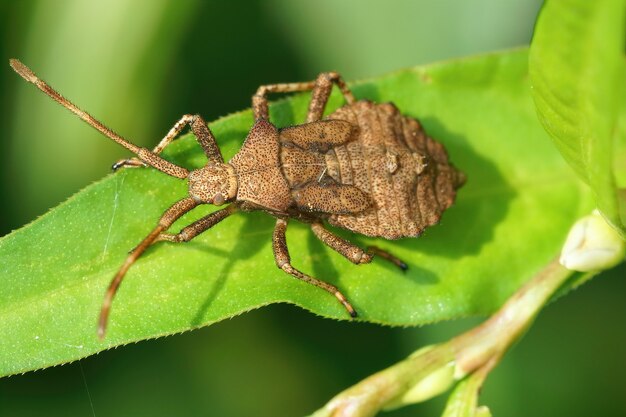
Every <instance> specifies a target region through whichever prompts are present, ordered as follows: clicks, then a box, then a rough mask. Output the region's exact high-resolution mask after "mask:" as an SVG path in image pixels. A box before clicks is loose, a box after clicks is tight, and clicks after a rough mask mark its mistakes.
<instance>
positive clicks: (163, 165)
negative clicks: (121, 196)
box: [9, 59, 189, 179]
mask: <svg viewBox="0 0 626 417" xmlns="http://www.w3.org/2000/svg"><path fill="white" fill-rule="evenodd" d="M9 64H10V65H11V68H13V70H14V71H15V72H17V73H18V74H19V75H20V76H21V77H22V78H24V79H25V80H26V81H28V82H29V83H33V84H35V86H37V88H39V89H40V90H41V91H43V92H44V93H46V94H47V95H48V96H49V97H50V98H52V99H53V100H54V101H56V102H57V103H59V104H60V105H62V106H63V107H65V108H66V109H68V110H69V111H71V112H72V113H74V114H75V115H76V116H78V117H79V118H80V119H81V120H83V121H84V122H85V123H87V124H88V125H90V126H91V127H93V128H94V129H96V130H98V131H99V132H100V133H102V134H103V135H105V136H106V137H108V138H109V139H111V140H113V141H114V142H116V143H118V144H120V145H121V146H123V147H124V148H126V149H128V150H129V151H131V152H133V153H135V154H137V156H139V159H141V160H142V161H143V162H145V163H146V164H148V165H150V166H152V167H154V168H156V169H158V170H159V171H161V172H164V173H166V174H167V175H171V176H173V177H177V178H181V179H183V178H187V176H188V175H189V171H188V170H187V169H185V168H183V167H179V166H178V165H175V164H173V163H171V162H169V161H166V160H165V159H163V158H161V157H160V156H158V155H156V154H154V153H152V152H150V151H149V150H147V149H145V148H141V147H139V146H137V145H135V144H133V143H131V142H129V141H127V140H126V139H124V138H123V137H122V136H120V135H118V134H117V133H115V132H114V131H113V130H111V129H109V128H108V127H106V126H105V125H104V124H103V123H102V122H100V121H99V120H97V119H96V118H94V117H93V116H92V115H91V114H89V113H87V112H86V111H84V110H81V109H79V108H78V107H77V106H76V105H75V104H74V103H72V102H71V101H69V100H68V99H66V98H65V97H63V96H62V95H61V94H59V92H58V91H56V90H55V89H54V88H52V87H51V86H50V85H48V84H47V83H46V82H45V81H44V80H42V79H41V78H39V77H37V76H36V75H35V73H34V72H33V71H32V70H31V69H30V68H28V67H27V66H26V65H24V64H22V62H20V61H19V60H17V59H11V60H9Z"/></svg>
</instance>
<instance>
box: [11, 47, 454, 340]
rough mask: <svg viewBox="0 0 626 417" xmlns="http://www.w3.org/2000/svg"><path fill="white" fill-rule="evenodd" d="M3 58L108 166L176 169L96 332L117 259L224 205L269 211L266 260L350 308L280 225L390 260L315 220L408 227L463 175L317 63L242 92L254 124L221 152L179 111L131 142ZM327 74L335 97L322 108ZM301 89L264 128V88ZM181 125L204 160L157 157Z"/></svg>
mask: <svg viewBox="0 0 626 417" xmlns="http://www.w3.org/2000/svg"><path fill="white" fill-rule="evenodd" d="M10 65H11V67H12V68H13V69H14V70H15V71H16V72H17V73H18V74H19V75H21V76H22V77H23V78H24V79H25V80H26V81H28V82H31V83H33V84H35V85H36V86H37V87H38V88H39V89H40V90H42V91H43V92H44V93H46V94H47V95H49V96H50V97H52V98H53V99H54V100H56V101H57V102H58V103H59V104H61V105H62V106H64V107H66V108H67V109H69V110H70V111H72V112H73V113H74V114H76V115H77V116H78V117H80V118H81V119H83V120H84V121H85V122H87V123H88V124H90V125H91V126H93V127H94V128H96V129H98V130H99V131H100V132H102V133H103V134H104V135H106V136H107V137H109V138H110V139H112V140H114V141H115V142H117V143H119V144H120V145H122V146H123V147H125V148H126V149H128V150H130V151H131V152H133V153H134V154H136V155H137V157H136V158H135V157H133V158H131V159H126V160H122V161H119V162H117V163H116V164H115V165H114V166H113V168H114V169H118V168H121V167H138V166H152V167H154V168H156V169H158V170H159V171H161V172H164V173H165V174H168V175H171V176H173V177H176V178H181V179H186V180H187V181H188V185H189V196H188V197H186V198H183V199H182V200H180V201H178V202H176V203H175V204H174V205H172V206H171V207H170V208H169V209H167V210H166V211H165V213H164V214H163V215H162V216H161V219H160V220H159V222H158V225H157V226H156V227H155V228H154V229H153V230H152V232H150V233H149V234H148V236H146V237H145V238H144V239H143V241H141V243H139V245H137V246H136V247H135V249H133V250H132V251H131V252H130V254H129V256H128V258H126V261H125V262H124V264H123V265H122V267H121V268H120V270H119V271H118V273H117V275H115V277H114V278H113V280H112V281H111V284H110V285H109V287H108V289H107V292H106V295H105V298H104V303H103V305H102V310H101V313H100V320H99V324H98V335H99V336H100V338H103V337H104V334H105V331H106V326H107V319H108V316H109V311H110V309H111V302H112V300H113V297H114V295H115V293H116V291H117V289H118V287H119V285H120V283H121V282H122V279H123V278H124V275H125V274H126V271H128V268H130V266H131V265H132V264H133V263H134V262H135V261H136V260H137V258H138V257H139V256H140V255H141V254H142V253H143V252H144V251H145V250H146V248H148V247H149V246H150V245H152V244H153V243H156V242H161V241H168V242H187V241H189V240H191V239H193V238H194V237H195V236H197V235H198V234H200V233H202V232H204V231H206V230H208V229H210V228H211V227H213V226H215V225H216V224H218V223H219V222H221V221H222V220H224V219H225V218H226V217H228V216H230V215H231V214H233V213H234V212H236V211H253V210H262V211H265V212H266V213H268V214H270V215H271V216H274V217H276V227H275V229H274V236H273V239H272V243H273V245H272V247H273V250H274V257H275V260H276V265H277V266H278V267H279V268H280V269H282V270H283V271H285V272H286V273H288V274H290V275H292V276H294V277H296V278H298V279H300V280H302V281H305V282H307V283H309V284H313V285H315V286H317V287H320V288H322V289H324V290H326V291H328V292H329V293H331V294H333V295H334V296H335V297H336V298H337V299H338V300H339V302H340V303H341V304H342V305H343V306H344V307H345V309H346V310H347V311H348V313H349V314H350V316H352V317H356V315H357V313H356V311H355V309H354V308H353V307H352V305H351V304H350V302H349V301H348V300H347V299H346V297H344V295H343V294H342V293H341V292H340V291H339V289H337V288H336V287H335V286H333V285H331V284H328V283H326V282H323V281H320V280H318V279H316V278H314V277H312V276H310V275H307V274H305V273H303V272H301V271H299V270H297V269H296V268H294V267H293V266H292V265H291V261H290V257H289V251H288V249H287V242H286V239H285V231H286V229H287V222H288V220H289V219H291V218H294V219H297V220H299V221H301V222H304V223H308V224H310V225H311V229H312V231H313V233H314V234H315V236H317V237H318V238H319V239H320V240H321V241H322V242H323V243H325V244H326V245H328V246H330V247H331V248H332V249H334V250H335V251H337V252H339V253H340V254H341V255H343V256H344V257H345V258H347V259H348V260H349V261H350V262H353V263H355V264H363V263H368V262H370V261H371V260H372V256H373V255H379V256H381V257H383V258H385V259H387V260H389V261H391V262H393V263H394V264H395V265H397V266H398V267H400V268H401V269H406V268H407V266H406V265H405V264H404V263H403V262H402V261H401V260H399V259H398V258H396V257H394V256H392V255H391V254H389V253H387V252H385V251H383V250H381V249H378V248H375V247H370V248H368V250H366V251H364V250H363V249H361V248H359V247H358V246H355V245H353V244H352V243H350V242H348V241H346V240H344V239H342V238H341V237H339V236H337V235H335V234H334V233H332V232H331V231H329V230H328V229H326V227H325V226H324V222H328V223H329V224H331V225H333V226H337V227H342V228H344V229H348V230H351V231H353V232H356V233H360V234H363V235H367V236H380V237H383V238H386V239H398V238H402V237H414V236H419V235H420V234H421V233H422V231H423V230H424V229H425V228H426V227H428V226H431V225H433V224H436V223H438V222H439V218H440V217H441V214H442V213H443V212H444V211H445V210H446V209H447V208H448V207H450V205H452V203H453V202H454V198H455V195H456V189H457V188H459V187H460V186H461V185H463V183H464V182H465V176H464V175H463V174H462V173H461V172H460V171H458V170H456V169H455V168H454V167H453V166H452V165H451V164H450V163H449V162H448V155H447V153H446V151H445V149H444V147H443V146H442V145H441V144H440V143H438V142H436V141H434V140H433V139H431V138H430V137H428V136H427V135H426V133H425V132H424V130H423V129H422V127H421V125H420V124H419V122H418V121H417V120H415V119H412V118H410V117H406V116H403V115H402V114H401V113H400V112H399V111H398V109H397V108H396V107H395V105H393V104H392V103H384V104H376V103H373V102H371V101H366V100H358V101H357V100H355V98H354V96H353V95H352V92H351V91H350V90H349V89H348V87H347V86H346V84H345V83H344V81H343V80H342V79H341V77H340V76H339V74H337V73H335V72H328V73H322V74H320V75H319V76H318V77H317V79H316V80H315V81H311V82H305V83H289V84H273V85H266V86H261V87H260V88H259V89H258V90H257V92H256V94H255V95H254V96H253V97H252V108H253V110H254V118H255V123H254V126H253V127H252V129H251V130H250V132H249V133H248V136H247V137H246V140H245V142H244V144H243V146H242V148H241V150H240V151H239V152H238V153H237V154H236V155H235V156H234V157H233V158H232V159H231V160H230V161H229V162H228V163H225V162H224V159H223V158H222V155H221V153H220V150H219V148H218V146H217V143H216V141H215V138H214V137H213V134H212V133H211V131H210V130H209V128H208V127H207V124H206V123H205V121H204V120H203V119H202V117H200V116H198V115H184V116H183V117H182V118H181V119H180V120H179V121H178V122H177V123H176V124H175V125H174V127H173V128H172V129H171V130H170V131H169V132H168V133H167V135H165V137H164V138H163V139H162V140H161V142H159V144H158V145H157V146H156V147H155V148H154V149H153V150H152V151H150V150H148V149H146V148H140V147H138V146H136V145H134V144H132V143H130V142H128V141H127V140H126V139H124V138H123V137H121V136H120V135H118V134H117V133H115V132H113V131H112V130H111V129H109V128H107V127H106V126H104V125H103V124H102V123H101V122H99V121H98V120H96V119H94V118H93V117H92V116H91V115H90V114H88V113H86V112H84V111H82V110H81V109H79V108H78V107H76V106H75V105H74V104H73V103H71V102H70V101H68V100H67V99H65V98H64V97H62V96H61V95H60V94H59V93H58V92H56V91H55V90H54V89H53V88H52V87H50V86H49V85H48V84H46V83H45V82H44V81H43V80H41V79H40V78H38V77H37V76H36V75H35V74H34V73H33V72H32V71H31V70H30V69H29V68H28V67H26V66H25V65H24V64H22V63H21V62H20V61H18V60H16V59H12V60H10ZM333 84H336V85H337V86H338V87H339V89H340V90H341V92H342V94H343V96H344V98H345V100H346V102H347V104H346V105H344V106H343V107H341V108H339V109H337V110H336V111H334V112H333V113H331V114H329V115H328V116H327V117H325V118H323V113H324V109H325V107H326V103H327V101H328V97H329V96H330V92H331V90H332V87H333ZM309 90H310V91H311V96H312V97H311V102H310V104H309V111H308V114H307V120H306V123H304V124H301V125H297V126H291V127H286V128H282V129H278V128H276V127H275V126H274V125H273V124H272V123H270V122H269V110H268V102H267V95H268V94H269V93H290V92H298V91H309ZM186 125H190V126H191V130H192V132H193V133H194V135H195V136H196V138H197V140H198V142H199V143H200V145H201V146H202V148H203V149H204V152H205V154H206V156H207V158H208V162H207V164H206V165H205V166H204V167H202V168H200V169H196V170H193V171H189V170H187V169H186V168H183V167H180V166H178V165H175V164H173V163H171V162H168V161H166V160H165V159H163V158H161V157H160V156H159V153H160V152H161V151H162V150H163V149H164V148H165V147H166V146H167V145H168V144H169V143H170V142H172V141H173V140H174V139H175V138H176V137H177V136H178V134H179V133H180V132H181V131H182V130H183V128H184V127H185V126H186ZM227 203H228V205H227V206H226V207H225V208H223V209H221V210H218V211H215V212H213V213H211V214H209V215H207V216H205V217H203V218H201V219H200V220H197V221H195V222H193V223H192V224H190V225H189V226H187V227H185V228H183V229H182V230H181V231H180V232H179V233H177V234H170V233H167V232H166V231H167V229H168V228H169V227H170V226H171V225H172V224H173V223H174V221H176V220H177V219H178V218H179V217H181V216H182V215H183V214H185V213H187V212H188V211H190V210H192V209H193V208H195V207H197V206H198V205H201V204H213V205H216V206H221V205H223V204H227Z"/></svg>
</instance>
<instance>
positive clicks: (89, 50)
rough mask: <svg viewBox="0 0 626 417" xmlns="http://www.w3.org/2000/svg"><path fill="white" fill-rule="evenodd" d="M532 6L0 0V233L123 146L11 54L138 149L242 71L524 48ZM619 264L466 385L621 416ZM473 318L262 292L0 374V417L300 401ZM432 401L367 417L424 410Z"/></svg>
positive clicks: (268, 406) (230, 102)
mask: <svg viewBox="0 0 626 417" xmlns="http://www.w3.org/2000/svg"><path fill="white" fill-rule="evenodd" d="M540 6H541V1H538V0H431V1H425V0H424V1H409V0H402V1H400V0H386V1H383V0H380V1H364V0H361V1H359V0H336V1H331V0H318V1H315V2H313V1H305V0H266V1H253V0H245V1H244V0H236V1H235V0H230V1H204V2H202V1H190V0H183V1H176V2H174V1H166V0H152V1H147V0H144V1H133V2H130V1H123V0H111V1H107V2H95V1H85V0H64V1H52V0H50V1H21V2H13V1H8V0H1V1H0V31H1V33H2V37H1V44H0V48H1V49H0V50H1V52H2V58H3V60H4V62H5V63H6V65H5V66H4V69H3V70H2V71H0V86H1V91H2V96H1V98H0V100H1V101H0V106H2V108H1V110H2V111H1V112H0V118H1V119H2V120H1V123H0V126H1V132H2V133H1V136H2V140H1V147H0V149H1V151H0V158H1V161H2V163H1V164H0V199H1V201H2V204H1V207H0V234H6V233H8V232H10V231H11V230H13V229H16V228H19V227H21V226H22V225H24V224H26V223H28V222H29V221H31V220H32V219H34V218H36V217H37V216H39V215H41V214H43V213H45V212H46V211H47V210H48V209H49V208H51V207H54V206H55V205H57V204H58V203H59V202H61V201H63V200H64V199H66V198H67V197H69V196H70V195H71V194H73V193H75V192H76V191H78V190H79V189H81V188H82V187H84V186H85V185H87V184H89V183H90V182H92V181H94V180H96V179H98V178H101V177H103V176H105V175H107V174H108V173H109V167H110V165H111V163H112V162H113V161H115V160H117V159H119V158H121V157H126V156H127V153H126V152H125V151H124V150H123V149H122V148H120V147H118V146H116V145H115V144H113V143H112V142H110V141H108V140H107V139H105V138H103V137H102V136H100V135H99V134H98V133H97V132H95V131H93V129H91V128H90V127H88V126H86V125H85V124H83V123H82V122H80V121H78V120H77V119H76V118H75V117H73V116H72V115H70V114H69V113H68V112H67V111H66V110H64V109H62V108H61V107H60V106H58V105H57V104H55V103H53V102H52V101H51V100H50V99H48V98H46V97H45V96H44V95H43V94H41V93H40V92H38V91H37V90H36V89H35V88H34V87H33V86H32V85H28V84H27V83H25V82H24V81H23V80H22V79H20V78H19V77H18V76H17V75H16V74H14V73H13V72H12V71H11V70H10V68H9V66H8V59H9V58H11V57H17V58H20V59H21V60H22V61H23V62H24V63H26V64H27V65H29V66H31V67H32V68H33V69H34V70H35V71H36V72H37V73H38V74H39V75H41V76H42V78H44V79H46V80H47V81H49V82H50V83H51V84H52V85H53V86H54V87H56V88H57V89H58V90H59V91H61V92H62V93H63V94H64V95H66V96H67V97H69V98H70V99H71V100H73V101H74V102H76V103H77V104H78V105H79V106H81V107H83V108H84V109H86V110H88V111H90V112H92V113H93V114H94V115H95V116H96V117H98V118H100V119H101V120H103V121H104V122H105V123H106V124H107V125H108V126H110V127H111V128H113V129H114V130H116V131H118V132H119V133H121V134H122V135H124V136H126V137H128V138H129V139H130V140H132V141H133V142H135V143H138V144H141V145H144V146H148V147H151V146H153V145H154V144H156V143H157V141H158V140H159V139H160V138H161V137H162V136H163V135H164V134H165V132H166V131H167V130H168V129H169V128H170V127H171V126H172V124H173V123H174V122H175V121H176V120H177V119H178V117H180V116H181V115H182V114H184V113H200V114H202V115H203V116H204V117H205V118H206V119H207V120H213V119H215V118H217V117H219V116H222V115H225V114H228V113H231V112H234V111H237V110H240V109H243V108H246V107H248V106H249V103H250V96H251V94H252V93H253V92H254V91H255V89H256V88H257V86H258V85H260V84H268V83H274V82H286V81H302V80H310V79H313V78H314V77H315V76H316V75H317V73H319V72H321V71H326V70H331V69H334V70H337V71H340V72H341V73H342V74H343V75H344V76H345V78H347V79H348V80H354V79H359V78H366V77H373V76H376V75H380V74H382V73H385V72H389V71H394V70H396V69H399V68H402V67H407V66H413V65H417V64H420V63H428V62H432V61H435V60H442V59H448V58H453V57H460V56H465V55H471V54H477V53H480V52H485V51H492V50H496V49H502V48H508V47H514V46H519V45H527V44H528V43H529V41H530V38H531V35H532V28H533V23H534V20H535V17H536V14H537V12H538V10H539V8H540ZM242 139H243V138H242ZM218 142H219V138H218ZM147 221H150V219H147ZM85 227H88V225H85ZM268 238H269V236H268ZM126 249H128V248H120V250H126ZM273 267H274V265H268V268H273ZM277 273H278V272H277ZM624 276H626V268H625V267H624V265H622V266H621V267H620V268H618V269H616V270H614V271H611V272H609V273H605V274H603V275H602V276H600V277H598V278H597V279H595V280H593V281H592V282H591V283H590V284H587V285H586V286H584V287H583V288H582V289H580V290H578V291H575V292H573V293H571V294H569V295H568V296H567V297H565V298H564V299H562V300H559V301H558V302H557V303H554V304H552V305H550V306H549V307H548V308H547V309H546V311H545V312H543V313H542V315H541V316H540V317H539V320H538V322H537V323H536V324H535V326H534V327H533V328H532V330H531V332H530V334H529V335H527V337H525V338H524V339H523V340H522V341H521V342H520V343H519V344H518V345H517V346H516V347H515V348H514V349H513V350H512V351H511V352H510V354H509V355H508V356H507V357H506V358H505V360H504V361H503V363H502V364H501V365H500V366H499V367H498V368H497V369H496V370H495V371H494V373H493V374H492V376H491V377H490V379H489V380H488V382H487V385H486V386H485V389H484V391H483V396H482V400H481V402H482V403H486V404H488V405H489V406H490V407H491V408H492V411H493V412H494V415H499V416H529V415H542V416H564V415H567V416H589V415H595V416H620V415H626V401H624V393H625V392H626V334H625V332H624V328H623V325H619V324H618V323H619V322H623V317H626V303H624V294H626V284H625V280H624ZM503 279H506V277H503ZM146 302H150V301H149V300H146ZM477 322H479V319H466V320H461V321H457V322H451V323H440V324H436V325H432V326H427V327H424V328H420V329H391V328H384V327H380V326H374V325H367V324H354V323H338V322H334V321H331V320H324V319H320V318H317V317H314V316H313V315H311V314H309V313H307V312H304V311H301V310H299V309H297V308H295V307H292V306H284V305H280V306H272V307H269V308H264V309H262V310H259V311H255V312H253V313H249V314H246V315H244V316H241V317H237V318H235V319H232V320H229V321H226V322H223V323H219V324H217V325H214V326H211V327H208V328H204V329H201V330H198V331H194V332H191V333H187V334H184V335H180V336H175V337H169V338H166V339H161V340H156V341H149V342H142V343H140V344H137V345H132V346H127V347H123V348H120V349H116V350H114V351H108V352H104V353H101V354H99V355H97V356H95V357H91V358H87V359H84V360H81V361H80V362H78V363H73V364H69V365H64V366H62V367H57V368H53V369H47V370H44V371H39V372H34V373H29V374H26V375H21V376H14V377H10V378H4V379H1V380H0V415H2V416H38V415H42V416H43V415H46V416H67V415H93V413H92V407H93V410H94V411H95V415H96V416H128V415H135V416H144V415H145V416H167V415H182V416H193V415H220V416H286V415H305V414H307V413H310V412H312V411H313V410H314V409H316V408H317V407H320V406H321V405H323V404H324V403H325V402H326V401H327V400H328V399H330V398H331V397H332V396H333V395H334V394H336V393H337V392H339V391H340V390H341V389H343V388H345V387H347V386H349V385H351V384H353V383H355V382H357V381H358V380H360V379H361V378H363V377H365V376H367V375H369V374H371V373H373V372H375V371H377V370H379V369H381V368H383V367H385V366H388V365H390V364H392V363H394V362H396V361H398V360H400V359H402V358H403V357H405V356H406V355H408V354H409V353H410V352H412V351H413V350H415V349H416V348H418V347H420V346H423V345H424V344H428V343H433V342H437V341H442V340H445V339H446V338H449V337H451V336H453V335H455V334H457V333H458V332H460V331H461V330H463V329H466V328H469V327H470V326H472V325H474V324H476V323H477ZM0 337H1V336H0ZM443 401H444V399H443V398H440V399H436V400H433V401H431V402H428V403H426V404H421V405H416V406H412V407H408V408H404V409H400V410H397V411H395V412H392V413H388V414H386V415H390V416H409V415H412V416H413V415H430V416H435V415H438V414H439V413H440V412H441V410H442V408H443Z"/></svg>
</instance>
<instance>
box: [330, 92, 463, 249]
mask: <svg viewBox="0 0 626 417" xmlns="http://www.w3.org/2000/svg"><path fill="white" fill-rule="evenodd" d="M328 118H329V119H338V120H346V121H348V122H350V123H353V124H354V125H356V126H358V128H359V131H358V138H357V139H356V140H353V141H350V142H348V143H347V144H345V145H340V146H336V147H334V149H333V150H331V151H329V152H328V153H327V154H326V166H327V168H328V172H327V174H328V175H330V176H331V177H333V178H334V179H335V180H336V181H337V182H339V183H342V184H351V185H354V186H356V187H358V188H359V189H361V190H362V191H364V192H366V193H368V194H369V196H370V198H371V200H372V202H373V205H372V207H371V208H370V209H369V210H366V211H364V212H361V213H358V214H331V215H329V217H328V221H329V223H331V224H333V225H335V226H339V227H343V228H346V229H349V230H352V231H354V232H357V233H361V234H364V235H367V236H381V237H384V238H387V239H398V238H401V237H409V236H417V235H419V234H420V233H421V232H422V231H423V230H424V229H425V228H426V227H428V226H431V225H433V224H436V223H437V222H438V221H439V219H440V217H441V214H442V213H443V211H444V210H446V209H447V208H448V207H449V206H450V205H451V204H452V203H453V201H454V198H455V194H456V189H457V188H458V187H459V186H460V185H461V184H462V183H463V175H462V174H461V173H460V172H458V171H457V170H456V169H455V168H454V167H453V166H452V165H451V164H450V163H449V162H448V155H447V153H446V151H445V149H444V148H443V146H442V145H441V144H440V143H438V142H436V141H434V140H433V139H431V138H429V137H428V136H426V134H425V132H424V130H423V129H422V127H421V126H420V124H419V123H418V122H417V120H415V119H412V118H409V117H404V116H403V115H402V114H401V113H400V112H399V111H398V109H397V108H396V107H395V106H394V105H393V104H391V103H386V104H375V103H372V102H369V101H358V102H356V103H354V104H352V105H347V106H344V107H342V108H340V109H338V110H337V111H335V112H334V113H332V114H331V115H329V116H328Z"/></svg>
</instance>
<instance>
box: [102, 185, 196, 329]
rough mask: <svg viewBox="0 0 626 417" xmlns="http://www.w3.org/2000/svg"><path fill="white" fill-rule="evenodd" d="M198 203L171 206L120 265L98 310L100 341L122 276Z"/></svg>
mask: <svg viewBox="0 0 626 417" xmlns="http://www.w3.org/2000/svg"><path fill="white" fill-rule="evenodd" d="M197 205H198V203H196V202H195V201H194V199H193V198H192V197H187V198H184V199H182V200H180V201H178V202H177V203H175V204H174V205H172V206H171V207H170V208H169V209H167V210H166V211H165V213H163V215H162V216H161V219H160V220H159V223H158V225H157V227H155V228H154V229H153V230H152V231H151V232H150V233H149V234H148V236H146V237H145V238H144V239H143V240H142V241H141V243H140V244H139V245H137V246H136V247H135V249H133V250H132V252H131V253H130V254H129V255H128V257H127V258H126V261H124V264H122V267H121V268H120V269H119V271H118V272H117V274H116V275H115V277H114V278H113V280H111V283H110V284H109V288H108V289H107V292H106V294H105V296H104V301H103V303H102V309H101V310H100V319H99V321H98V337H100V339H103V338H104V334H105V332H106V327H107V320H108V317H109V312H110V311H111V302H112V301H113V297H114V296H115V293H116V292H117V289H118V287H119V286H120V284H121V282H122V279H124V275H126V272H127V271H128V269H129V268H130V267H131V265H132V264H134V263H135V261H136V260H137V258H139V257H140V256H141V254H142V253H143V252H144V251H145V250H146V249H147V248H148V247H149V246H150V245H151V244H152V243H153V242H154V241H155V240H156V239H157V238H158V237H159V235H160V234H161V232H163V231H164V230H167V229H168V228H169V227H170V226H171V225H172V223H174V222H175V221H176V220H177V219H178V218H179V217H180V216H182V215H183V214H185V213H187V212H188V211H190V210H191V209H193V208H194V207H196V206H197Z"/></svg>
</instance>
